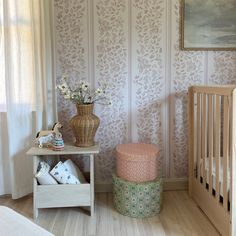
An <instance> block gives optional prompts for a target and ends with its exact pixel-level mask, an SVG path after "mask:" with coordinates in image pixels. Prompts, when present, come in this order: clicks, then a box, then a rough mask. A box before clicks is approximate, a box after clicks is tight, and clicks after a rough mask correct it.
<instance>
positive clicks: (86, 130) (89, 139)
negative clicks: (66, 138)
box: [70, 104, 100, 147]
mask: <svg viewBox="0 0 236 236" xmlns="http://www.w3.org/2000/svg"><path fill="white" fill-rule="evenodd" d="M93 107H94V104H86V105H76V108H77V112H78V114H77V115H76V116H74V117H72V119H71V120H70V126H71V128H72V130H73V133H74V136H75V138H76V142H75V146H78V147H89V146H93V145H94V136H95V134H96V131H97V128H98V126H99V123H100V120H99V118H98V117H97V116H95V115H94V114H93Z"/></svg>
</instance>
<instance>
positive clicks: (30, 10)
mask: <svg viewBox="0 0 236 236" xmlns="http://www.w3.org/2000/svg"><path fill="white" fill-rule="evenodd" d="M52 16H53V1H51V0H33V1H32V0H0V22H1V29H0V64H1V68H0V73H1V74H0V84H1V86H0V87H1V88H0V93H1V95H0V125H1V128H0V195H2V194H12V198H19V197H22V196H24V195H26V194H28V193H31V192H32V180H33V176H32V175H33V173H32V159H31V157H28V156H26V151H27V150H28V149H29V148H30V147H31V146H32V145H33V144H34V142H35V135H36V133H37V131H39V130H41V129H47V128H49V127H50V126H51V125H53V123H54V122H55V121H56V119H57V115H56V96H55V78H54V50H53V42H54V39H53V31H52V29H53V17H52Z"/></svg>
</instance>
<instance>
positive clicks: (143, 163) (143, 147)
mask: <svg viewBox="0 0 236 236" xmlns="http://www.w3.org/2000/svg"><path fill="white" fill-rule="evenodd" d="M158 152H159V150H158V148H157V147H155V146H154V145H152V144H145V143H128V144H120V145H118V146H117V147H116V174H117V176H118V177H120V178H122V179H124V180H127V181H130V182H137V183H142V182H146V181H153V180H154V179H156V178H157V175H158V173H157V156H158Z"/></svg>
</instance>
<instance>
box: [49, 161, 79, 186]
mask: <svg viewBox="0 0 236 236" xmlns="http://www.w3.org/2000/svg"><path fill="white" fill-rule="evenodd" d="M50 174H51V175H52V176H53V177H54V178H55V179H56V180H57V181H58V182H59V183H61V184H80V181H79V179H78V178H77V177H75V176H74V175H73V174H72V173H70V171H69V170H68V168H67V167H66V166H65V165H64V163H63V162H61V161H59V162H58V163H57V165H56V166H55V167H54V168H53V169H52V170H51V171H50Z"/></svg>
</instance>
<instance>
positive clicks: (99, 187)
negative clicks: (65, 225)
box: [95, 178, 188, 193]
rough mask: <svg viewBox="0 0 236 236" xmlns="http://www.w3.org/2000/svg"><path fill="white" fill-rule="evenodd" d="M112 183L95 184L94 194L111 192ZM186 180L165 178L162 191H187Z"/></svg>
mask: <svg viewBox="0 0 236 236" xmlns="http://www.w3.org/2000/svg"><path fill="white" fill-rule="evenodd" d="M112 188H113V185H112V183H101V182H100V183H95V192H97V193H105V192H112ZM187 189H188V178H165V179H164V191H174V190H187Z"/></svg>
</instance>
